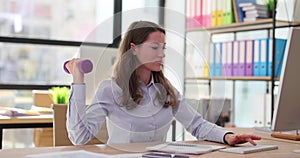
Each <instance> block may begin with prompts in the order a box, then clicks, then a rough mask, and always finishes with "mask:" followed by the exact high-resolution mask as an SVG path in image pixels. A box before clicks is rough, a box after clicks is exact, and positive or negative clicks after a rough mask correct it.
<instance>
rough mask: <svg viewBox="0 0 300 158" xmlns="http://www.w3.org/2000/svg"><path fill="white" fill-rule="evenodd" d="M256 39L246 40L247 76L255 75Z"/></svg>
mask: <svg viewBox="0 0 300 158" xmlns="http://www.w3.org/2000/svg"><path fill="white" fill-rule="evenodd" d="M253 46H254V41H253V40H247V41H246V68H245V69H246V72H245V76H253V57H254V51H253V48H254V47H253Z"/></svg>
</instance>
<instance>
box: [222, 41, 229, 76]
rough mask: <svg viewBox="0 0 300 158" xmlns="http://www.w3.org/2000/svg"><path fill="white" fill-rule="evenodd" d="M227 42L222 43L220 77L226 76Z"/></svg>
mask: <svg viewBox="0 0 300 158" xmlns="http://www.w3.org/2000/svg"><path fill="white" fill-rule="evenodd" d="M227 53H228V52H227V42H223V43H222V58H221V59H222V76H227V56H228V54H227Z"/></svg>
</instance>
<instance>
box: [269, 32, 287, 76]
mask: <svg viewBox="0 0 300 158" xmlns="http://www.w3.org/2000/svg"><path fill="white" fill-rule="evenodd" d="M275 40H276V41H275V44H276V46H275V75H274V76H275V77H279V76H280V73H281V68H282V62H283V55H284V51H285V46H286V39H275ZM272 57H273V39H272V38H269V60H268V70H267V71H268V76H271V75H272V66H273V61H272V59H273V58H272Z"/></svg>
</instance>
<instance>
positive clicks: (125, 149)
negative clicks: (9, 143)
mask: <svg viewBox="0 0 300 158" xmlns="http://www.w3.org/2000/svg"><path fill="white" fill-rule="evenodd" d="M234 131H236V130H234ZM247 133H250V132H247ZM159 143H161V142H152V143H132V144H118V145H103V144H101V145H82V146H60V147H40V148H20V149H3V150H0V157H3V158H6V157H13V158H21V157H24V156H26V155H32V154H39V153H50V152H62V151H74V150H86V151H90V152H96V153H105V154H125V153H127V154H128V153H137V152H139V153H145V152H147V151H145V147H148V146H153V145H157V144H159ZM188 143H195V144H206V145H208V144H211V145H220V144H219V143H214V142H208V141H189V142H188ZM257 143H258V144H264V145H270V144H272V145H278V147H279V149H278V150H271V151H264V152H258V153H252V154H232V153H225V152H220V151H214V152H210V153H207V154H203V155H189V156H190V158H196V157H201V158H211V157H213V158H219V157H222V158H232V157H243V158H245V157H246V158H257V157H272V158H286V157H288V158H292V157H300V154H298V153H294V152H293V150H295V149H300V144H299V143H293V142H287V141H277V140H275V139H274V140H273V139H271V138H270V139H269V138H267V137H266V138H263V139H262V140H260V141H257ZM227 147H230V146H227Z"/></svg>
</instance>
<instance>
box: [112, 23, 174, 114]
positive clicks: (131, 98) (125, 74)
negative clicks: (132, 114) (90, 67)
mask: <svg viewBox="0 0 300 158" xmlns="http://www.w3.org/2000/svg"><path fill="white" fill-rule="evenodd" d="M156 31H160V32H162V33H164V34H166V32H165V30H164V29H163V28H162V27H160V26H159V25H157V24H155V23H153V22H149V21H136V22H133V23H132V24H131V25H130V26H129V28H128V30H127V32H126V33H125V35H124V37H123V39H122V41H121V43H120V46H119V55H118V59H117V62H116V64H115V66H114V71H113V76H114V78H115V80H116V83H117V84H118V86H119V87H120V88H121V89H122V90H123V95H122V97H121V105H120V106H125V107H126V108H127V109H133V108H135V107H136V106H137V105H138V104H139V103H140V102H141V100H142V98H143V93H142V90H141V89H140V87H139V84H140V83H139V81H138V77H137V74H136V68H137V67H138V66H139V65H138V64H139V63H138V59H137V58H136V56H135V55H133V53H132V52H131V47H130V43H134V44H135V45H140V44H142V43H143V42H144V41H146V40H147V38H148V36H149V34H150V33H152V32H156ZM152 75H153V79H154V83H155V84H156V85H160V86H157V87H160V88H156V89H157V95H156V97H157V98H158V101H159V103H160V104H163V106H164V107H168V106H172V108H174V109H175V108H176V105H177V100H176V95H175V92H174V89H173V87H172V85H171V84H170V82H169V81H168V80H167V79H166V78H165V76H164V74H163V72H162V70H161V71H159V72H152ZM167 96H169V98H168V97H167Z"/></svg>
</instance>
